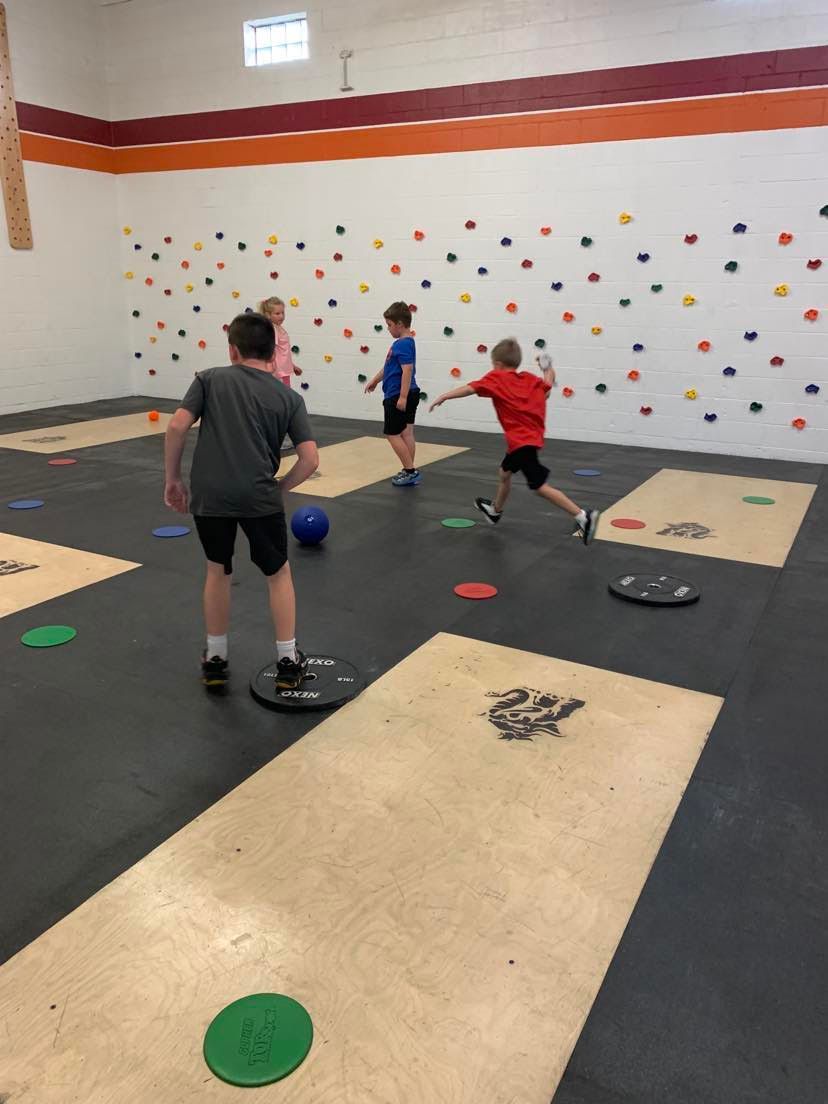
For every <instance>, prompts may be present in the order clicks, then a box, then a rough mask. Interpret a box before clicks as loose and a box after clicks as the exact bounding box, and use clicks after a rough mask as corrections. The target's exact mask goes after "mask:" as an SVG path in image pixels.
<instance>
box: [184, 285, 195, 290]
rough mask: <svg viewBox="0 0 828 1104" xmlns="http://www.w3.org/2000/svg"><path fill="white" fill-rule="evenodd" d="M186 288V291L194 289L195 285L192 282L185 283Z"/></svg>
mask: <svg viewBox="0 0 828 1104" xmlns="http://www.w3.org/2000/svg"><path fill="white" fill-rule="evenodd" d="M184 290H185V291H192V290H193V285H192V284H185V285H184Z"/></svg>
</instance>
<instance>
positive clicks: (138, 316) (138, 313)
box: [132, 310, 141, 318]
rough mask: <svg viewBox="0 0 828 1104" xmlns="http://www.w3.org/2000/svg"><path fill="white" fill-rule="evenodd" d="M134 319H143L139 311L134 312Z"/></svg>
mask: <svg viewBox="0 0 828 1104" xmlns="http://www.w3.org/2000/svg"><path fill="white" fill-rule="evenodd" d="M132 317H133V318H140V317H141V312H140V311H139V310H134V311H133V312H132Z"/></svg>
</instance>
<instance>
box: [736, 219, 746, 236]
mask: <svg viewBox="0 0 828 1104" xmlns="http://www.w3.org/2000/svg"><path fill="white" fill-rule="evenodd" d="M746 230H747V226H746V225H745V224H744V223H743V222H737V223H736V225H735V226H734V227H733V233H734V234H744V232H745V231H746Z"/></svg>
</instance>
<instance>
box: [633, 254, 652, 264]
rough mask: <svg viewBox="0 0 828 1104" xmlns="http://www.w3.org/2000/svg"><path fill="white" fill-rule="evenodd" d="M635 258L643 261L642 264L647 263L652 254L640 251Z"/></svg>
mask: <svg viewBox="0 0 828 1104" xmlns="http://www.w3.org/2000/svg"><path fill="white" fill-rule="evenodd" d="M635 259H636V260H637V261H641V263H642V264H646V263H647V261H649V259H650V254H649V253H639V254H638V256H637V257H636V258H635Z"/></svg>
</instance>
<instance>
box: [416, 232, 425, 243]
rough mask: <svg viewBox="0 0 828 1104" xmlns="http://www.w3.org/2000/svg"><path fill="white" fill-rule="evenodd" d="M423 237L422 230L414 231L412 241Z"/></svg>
mask: <svg viewBox="0 0 828 1104" xmlns="http://www.w3.org/2000/svg"><path fill="white" fill-rule="evenodd" d="M424 237H425V234H424V233H423V232H422V230H415V231H414V241H422V240H423V238H424Z"/></svg>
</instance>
